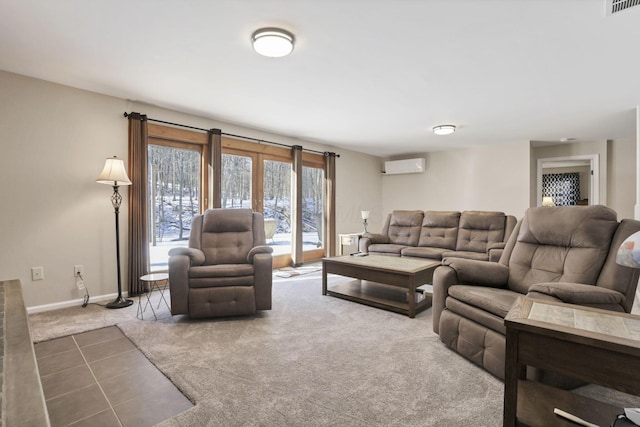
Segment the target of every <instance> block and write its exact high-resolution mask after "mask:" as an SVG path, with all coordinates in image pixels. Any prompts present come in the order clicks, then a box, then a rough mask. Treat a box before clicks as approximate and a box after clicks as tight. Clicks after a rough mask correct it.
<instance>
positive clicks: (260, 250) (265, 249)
mask: <svg viewBox="0 0 640 427" xmlns="http://www.w3.org/2000/svg"><path fill="white" fill-rule="evenodd" d="M272 252H273V248H272V247H271V246H267V245H259V246H254V247H253V248H251V250H250V251H249V253H248V254H247V262H248V263H249V264H253V257H254V256H255V255H256V254H270V253H272Z"/></svg>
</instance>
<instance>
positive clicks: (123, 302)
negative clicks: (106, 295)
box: [105, 296, 133, 308]
mask: <svg viewBox="0 0 640 427" xmlns="http://www.w3.org/2000/svg"><path fill="white" fill-rule="evenodd" d="M131 304H133V300H130V299H125V298H123V297H121V296H120V297H118V298H116V299H115V300H114V301H111V302H110V303H108V304H107V305H105V307H107V308H125V307H129V306H130V305H131Z"/></svg>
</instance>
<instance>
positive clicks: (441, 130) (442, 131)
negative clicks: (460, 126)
mask: <svg viewBox="0 0 640 427" xmlns="http://www.w3.org/2000/svg"><path fill="white" fill-rule="evenodd" d="M455 131H456V127H455V126H454V125H440V126H436V127H434V128H433V133H435V134H436V135H449V134H450V133H454V132H455Z"/></svg>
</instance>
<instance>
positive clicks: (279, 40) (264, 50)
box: [251, 28, 294, 58]
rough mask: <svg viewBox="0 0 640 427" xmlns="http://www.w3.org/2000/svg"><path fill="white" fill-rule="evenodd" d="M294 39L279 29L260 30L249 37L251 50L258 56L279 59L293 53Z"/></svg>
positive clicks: (291, 35)
mask: <svg viewBox="0 0 640 427" xmlns="http://www.w3.org/2000/svg"><path fill="white" fill-rule="evenodd" d="M293 41H294V37H293V34H291V33H290V32H289V31H286V30H282V29H280V28H261V29H259V30H256V31H255V32H254V33H253V35H251V43H252V44H253V49H254V50H255V51H256V52H258V53H259V54H260V55H263V56H268V57H270V58H280V57H283V56H287V55H289V54H290V53H291V52H292V51H293Z"/></svg>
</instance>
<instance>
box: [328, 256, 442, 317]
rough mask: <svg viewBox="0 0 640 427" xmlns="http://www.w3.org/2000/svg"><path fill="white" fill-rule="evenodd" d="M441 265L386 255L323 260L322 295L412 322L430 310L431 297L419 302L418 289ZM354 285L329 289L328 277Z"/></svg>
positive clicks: (336, 286)
mask: <svg viewBox="0 0 640 427" xmlns="http://www.w3.org/2000/svg"><path fill="white" fill-rule="evenodd" d="M439 265H440V261H430V260H422V259H417V258H402V257H390V256H384V255H368V256H363V257H358V256H339V257H333V258H323V259H322V295H331V296H334V297H338V298H342V299H346V300H349V301H355V302H358V303H361V304H366V305H369V306H372V307H376V308H381V309H384V310H389V311H393V312H396V313H401V314H405V315H407V316H409V317H411V318H414V317H415V316H416V313H419V312H421V311H423V310H425V309H427V308H429V307H431V294H427V293H425V294H424V299H423V300H421V301H419V302H417V301H416V288H417V287H419V286H422V285H424V284H427V283H429V284H430V283H431V280H432V278H433V271H434V270H435V269H436V267H437V266H439ZM329 273H333V274H339V275H341V276H347V277H353V278H355V279H358V280H355V281H350V282H346V283H340V284H337V285H334V286H332V287H330V288H329V287H328V286H327V274H329Z"/></svg>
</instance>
